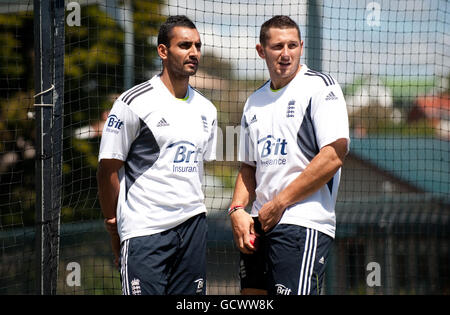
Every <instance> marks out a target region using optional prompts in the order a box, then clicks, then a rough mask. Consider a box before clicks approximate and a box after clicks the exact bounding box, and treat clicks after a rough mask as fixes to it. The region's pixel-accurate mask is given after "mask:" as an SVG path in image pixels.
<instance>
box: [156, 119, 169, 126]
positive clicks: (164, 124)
mask: <svg viewBox="0 0 450 315" xmlns="http://www.w3.org/2000/svg"><path fill="white" fill-rule="evenodd" d="M165 126H170V125H169V123H168V122H167V121H166V120H165V119H164V118H161V120H160V121H159V122H158V124H157V125H156V127H165Z"/></svg>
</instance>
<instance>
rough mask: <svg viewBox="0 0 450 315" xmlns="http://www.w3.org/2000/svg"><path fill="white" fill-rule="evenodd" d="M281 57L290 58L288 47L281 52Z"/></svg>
mask: <svg viewBox="0 0 450 315" xmlns="http://www.w3.org/2000/svg"><path fill="white" fill-rule="evenodd" d="M281 57H283V58H289V48H288V46H287V45H285V46H283V49H282V50H281Z"/></svg>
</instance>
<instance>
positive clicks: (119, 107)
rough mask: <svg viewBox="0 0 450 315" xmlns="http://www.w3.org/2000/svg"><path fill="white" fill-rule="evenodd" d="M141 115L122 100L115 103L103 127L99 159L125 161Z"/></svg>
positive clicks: (136, 132) (137, 129)
mask: <svg viewBox="0 0 450 315" xmlns="http://www.w3.org/2000/svg"><path fill="white" fill-rule="evenodd" d="M139 126H140V120H139V117H138V116H137V115H136V114H135V113H133V112H132V111H131V109H130V108H129V106H128V105H127V104H125V103H124V102H122V101H120V100H116V102H115V103H114V105H113V107H112V109H111V111H110V113H109V115H108V118H107V119H106V122H105V125H104V127H103V132H102V139H101V142H100V151H99V157H98V159H99V161H100V160H101V159H117V160H121V161H125V160H126V158H127V156H128V152H129V150H130V147H131V144H132V143H133V141H134V140H135V139H136V136H137V134H138V131H139Z"/></svg>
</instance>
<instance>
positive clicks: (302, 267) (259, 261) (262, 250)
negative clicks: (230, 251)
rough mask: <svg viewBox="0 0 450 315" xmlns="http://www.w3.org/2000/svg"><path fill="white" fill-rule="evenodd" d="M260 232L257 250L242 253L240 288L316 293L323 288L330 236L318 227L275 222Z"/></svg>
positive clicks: (271, 293)
mask: <svg viewBox="0 0 450 315" xmlns="http://www.w3.org/2000/svg"><path fill="white" fill-rule="evenodd" d="M254 221H255V231H256V233H258V234H259V235H260V238H259V247H258V250H257V251H256V252H255V253H253V254H243V253H241V256H240V257H241V260H240V278H241V289H244V288H255V289H263V290H267V291H268V293H269V294H270V295H317V294H320V292H321V289H322V282H323V276H324V274H325V266H326V263H327V260H328V253H329V251H330V248H331V244H332V242H333V239H332V238H331V237H330V236H328V235H326V234H324V233H322V232H319V231H317V230H314V229H310V228H305V227H302V226H298V225H293V224H278V225H276V226H275V227H274V228H273V229H272V230H270V231H269V232H267V233H264V232H263V231H262V230H261V224H260V223H259V221H258V219H257V218H255V219H254Z"/></svg>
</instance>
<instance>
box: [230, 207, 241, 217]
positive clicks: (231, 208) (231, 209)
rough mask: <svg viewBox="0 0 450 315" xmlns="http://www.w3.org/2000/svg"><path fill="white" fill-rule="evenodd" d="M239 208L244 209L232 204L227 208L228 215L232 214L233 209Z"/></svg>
mask: <svg viewBox="0 0 450 315" xmlns="http://www.w3.org/2000/svg"><path fill="white" fill-rule="evenodd" d="M239 209H244V207H243V206H232V207H230V208H228V215H230V214H232V213H233V212H234V211H236V210H239Z"/></svg>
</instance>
